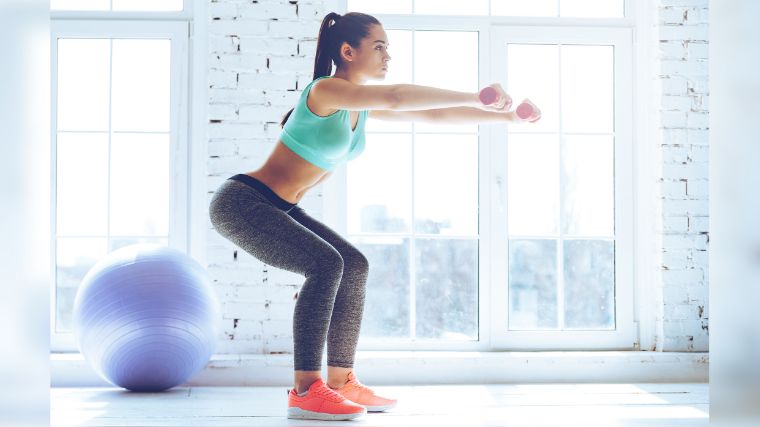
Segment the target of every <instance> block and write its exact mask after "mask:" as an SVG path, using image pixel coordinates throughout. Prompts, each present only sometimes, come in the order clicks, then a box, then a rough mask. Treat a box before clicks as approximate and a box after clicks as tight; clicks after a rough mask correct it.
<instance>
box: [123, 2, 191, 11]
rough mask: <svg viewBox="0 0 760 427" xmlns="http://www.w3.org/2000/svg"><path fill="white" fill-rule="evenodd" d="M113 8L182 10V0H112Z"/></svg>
mask: <svg viewBox="0 0 760 427" xmlns="http://www.w3.org/2000/svg"><path fill="white" fill-rule="evenodd" d="M113 10H133V11H146V12H147V11H166V12H177V11H182V0H113Z"/></svg>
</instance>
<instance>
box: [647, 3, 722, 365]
mask: <svg viewBox="0 0 760 427" xmlns="http://www.w3.org/2000/svg"><path fill="white" fill-rule="evenodd" d="M707 6H708V1H707V0H660V1H659V9H658V12H659V13H658V20H659V22H658V26H657V29H658V32H659V34H658V37H657V40H659V42H658V43H659V46H658V48H659V49H658V51H659V65H660V67H659V68H660V71H659V83H660V87H661V90H662V93H661V94H660V142H661V150H662V175H661V178H660V198H661V203H662V215H663V218H662V229H661V230H660V232H661V233H662V236H661V237H662V254H661V274H662V276H661V279H662V280H661V283H662V289H660V291H661V294H662V309H661V310H658V312H659V313H661V315H662V316H661V317H658V319H657V322H658V328H657V330H658V336H657V339H656V341H657V342H656V347H655V348H656V349H657V350H659V351H707V350H708V327H707V325H708V302H707V286H708V285H707V278H708V265H707V261H708V260H707V250H708V246H709V234H708V215H709V211H708V194H707V188H708V181H707V177H708V164H707V160H708V159H707V155H708V149H709V147H708V100H709V93H708V91H707V87H708V74H707V70H708V67H707V46H708V44H707V29H708V24H707V22H708V19H707V18H708V10H707Z"/></svg>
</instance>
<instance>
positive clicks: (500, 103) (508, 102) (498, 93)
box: [477, 83, 512, 112]
mask: <svg viewBox="0 0 760 427" xmlns="http://www.w3.org/2000/svg"><path fill="white" fill-rule="evenodd" d="M494 92H495V93H494ZM478 95H479V99H480V104H478V105H477V107H478V108H480V109H481V110H486V111H498V112H506V111H508V110H509V108H510V107H512V97H510V96H509V95H507V93H506V92H505V91H504V89H502V87H501V85H500V84H499V83H494V84H491V85H489V86H487V87H485V88H483V89H482V90H481V91H480V92H478ZM486 102H487V103H486Z"/></svg>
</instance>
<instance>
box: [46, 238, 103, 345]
mask: <svg viewBox="0 0 760 427" xmlns="http://www.w3.org/2000/svg"><path fill="white" fill-rule="evenodd" d="M55 251H56V278H55V284H56V295H55V303H56V310H55V312H56V317H55V330H56V332H69V331H71V330H72V328H73V325H72V322H71V321H72V317H71V315H72V310H73V309H74V298H75V297H76V294H77V289H78V288H79V284H80V283H81V282H82V279H83V278H84V276H85V275H86V274H87V272H88V271H90V268H92V266H93V265H95V263H96V262H98V261H99V260H100V259H101V258H102V257H104V256H105V255H106V254H107V253H108V252H107V251H106V238H105V237H101V238H83V239H76V238H58V239H56V247H55Z"/></svg>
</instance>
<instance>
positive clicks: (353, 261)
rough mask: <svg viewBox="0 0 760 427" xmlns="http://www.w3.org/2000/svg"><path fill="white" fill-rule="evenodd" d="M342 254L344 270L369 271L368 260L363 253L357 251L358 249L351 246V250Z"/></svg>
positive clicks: (364, 272) (354, 271)
mask: <svg viewBox="0 0 760 427" xmlns="http://www.w3.org/2000/svg"><path fill="white" fill-rule="evenodd" d="M342 255H343V263H344V266H343V269H344V270H345V271H351V272H353V273H361V274H367V272H368V271H369V260H368V259H367V257H366V256H364V254H363V253H361V252H359V250H358V249H356V248H352V250H351V251H349V252H347V253H342Z"/></svg>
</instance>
